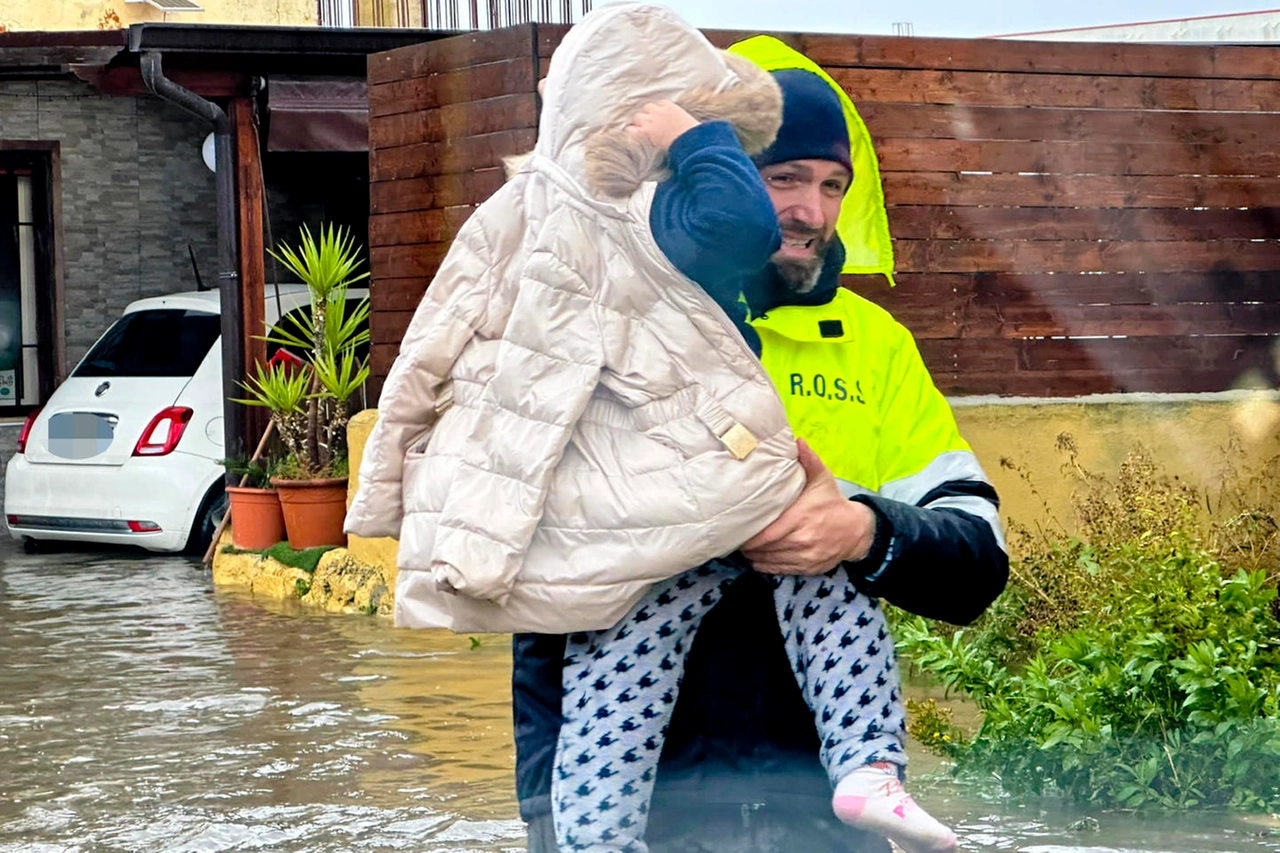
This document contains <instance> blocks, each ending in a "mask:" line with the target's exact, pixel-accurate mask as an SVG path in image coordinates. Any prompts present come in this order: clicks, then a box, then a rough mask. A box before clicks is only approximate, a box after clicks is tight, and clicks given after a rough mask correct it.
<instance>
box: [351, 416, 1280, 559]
mask: <svg viewBox="0 0 1280 853" xmlns="http://www.w3.org/2000/svg"><path fill="white" fill-rule="evenodd" d="M955 413H956V420H957V421H958V422H959V424H960V431H961V433H962V434H963V435H964V436H965V438H966V439H968V441H969V443H970V444H971V445H972V446H973V450H974V452H975V453H976V454H977V455H978V458H979V459H980V460H981V462H982V465H983V467H984V468H985V469H986V471H987V474H988V476H989V477H990V478H991V480H992V481H993V482H994V483H995V486H996V490H997V491H998V492H999V493H1000V498H1001V515H1002V516H1003V517H1005V518H1011V519H1013V520H1015V521H1017V522H1019V523H1021V524H1024V525H1027V526H1034V525H1035V524H1037V523H1046V522H1050V523H1051V520H1050V519H1049V518H1048V516H1049V515H1050V514H1051V515H1052V516H1054V517H1055V518H1056V519H1057V521H1058V522H1059V523H1060V524H1061V525H1062V526H1063V527H1064V528H1066V529H1068V530H1071V529H1074V528H1075V520H1074V518H1073V516H1072V511H1071V492H1072V489H1073V488H1074V487H1075V486H1074V483H1073V481H1072V480H1071V479H1070V478H1068V477H1066V476H1065V475H1064V474H1063V464H1064V463H1065V462H1066V461H1067V456H1066V455H1065V454H1064V453H1063V452H1062V451H1061V450H1059V449H1058V437H1059V436H1060V435H1063V434H1064V433H1065V434H1068V435H1070V436H1071V437H1072V439H1073V440H1074V443H1075V446H1076V448H1077V450H1078V455H1077V459H1078V461H1079V463H1080V465H1081V466H1083V467H1084V468H1086V469H1088V470H1090V471H1092V472H1093V473H1098V474H1106V475H1114V474H1115V473H1116V472H1117V471H1118V470H1119V467H1120V463H1121V462H1123V461H1124V458H1125V456H1126V455H1127V454H1128V453H1129V452H1130V451H1131V450H1133V449H1135V448H1136V447H1138V446H1139V445H1142V446H1144V447H1145V448H1146V449H1147V450H1148V451H1150V453H1151V455H1152V456H1153V458H1154V459H1155V460H1156V461H1157V462H1159V463H1160V464H1161V465H1162V466H1163V467H1164V469H1165V470H1166V472H1167V473H1169V474H1170V475H1175V476H1178V477H1180V478H1182V479H1183V480H1185V481H1186V482H1188V483H1189V484H1191V485H1193V486H1196V487H1199V488H1207V489H1209V490H1210V491H1211V492H1212V493H1215V494H1216V491H1215V490H1216V489H1217V488H1218V487H1219V485H1220V483H1221V482H1222V478H1223V472H1224V470H1225V469H1226V468H1227V466H1228V465H1230V466H1233V467H1234V468H1236V469H1237V470H1238V471H1240V472H1241V473H1246V472H1248V471H1249V470H1253V469H1257V468H1260V467H1261V466H1262V465H1263V464H1265V463H1266V462H1267V461H1268V460H1270V459H1272V458H1275V457H1277V456H1280V401H1277V400H1274V399H1269V398H1268V397H1266V396H1250V395H1243V394H1242V395H1238V396H1234V397H1229V398H1227V397H1218V398H1214V399H1207V398H1187V399H1184V400H1180V401H1179V400H1171V399H1170V398H1164V399H1160V398H1152V399H1150V400H1148V401H1145V402H1144V401H1142V399H1141V398H1129V399H1127V400H1124V401H1119V400H1117V401H1114V402H1072V403H1039V404H1025V403H1018V404H1008V403H990V404H972V403H970V402H968V401H964V400H961V401H957V402H956V404H955ZM376 418H377V412H376V411H374V410H368V411H365V412H361V413H360V414H359V415H357V416H356V417H354V418H353V419H352V421H351V428H350V447H351V468H352V471H353V472H354V471H355V470H356V469H357V468H358V467H359V464H360V457H361V455H362V453H363V451H364V445H365V441H366V440H367V438H368V435H369V430H371V429H372V428H373V424H374V422H375V421H376ZM1018 469H1021V471H1023V472H1025V473H1026V474H1027V475H1029V477H1030V480H1031V483H1032V484H1034V490H1033V488H1032V485H1031V484H1028V482H1027V480H1026V479H1025V478H1024V476H1023V474H1022V473H1020V472H1019V470H1018ZM354 486H355V478H354V477H353V479H352V487H353V488H354ZM1046 507H1047V508H1046ZM350 547H351V552H352V554H353V555H356V556H358V557H359V559H361V560H362V561H364V562H367V563H371V564H380V565H383V566H389V567H394V565H395V542H394V540H391V539H378V540H360V539H358V538H356V537H352V538H351V546H350Z"/></svg>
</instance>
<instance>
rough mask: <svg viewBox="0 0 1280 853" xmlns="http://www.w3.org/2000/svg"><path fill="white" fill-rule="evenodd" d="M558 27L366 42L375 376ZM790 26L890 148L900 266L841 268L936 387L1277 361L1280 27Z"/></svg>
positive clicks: (1008, 391) (1226, 377) (1048, 382)
mask: <svg viewBox="0 0 1280 853" xmlns="http://www.w3.org/2000/svg"><path fill="white" fill-rule="evenodd" d="M565 32H566V28H565V27H563V26H549V25H536V24H535V25H527V26H522V27H517V28H512V29H508V30H502V31H498V32H490V33H482V34H475V35H467V36H459V37H456V38H453V39H448V40H443V41H436V42H432V43H430V44H424V45H419V46H415V47H410V48H404V49H401V50H397V51H393V52H390V53H385V54H379V55H376V56H373V57H371V58H370V60H369V83H370V96H369V98H370V112H371V117H370V178H371V185H372V186H371V210H372V218H371V221H370V243H371V246H372V270H373V285H372V286H373V294H374V295H373V303H374V314H373V333H374V341H375V344H374V349H373V360H374V372H375V375H376V376H378V377H382V376H385V375H386V372H387V370H388V368H389V367H390V364H391V361H392V359H393V358H394V356H395V353H396V351H397V347H398V342H399V340H400V337H401V335H402V333H403V331H404V329H405V327H406V325H407V323H408V320H409V317H410V316H411V313H412V310H413V308H414V307H415V305H416V304H417V302H418V300H419V298H420V297H421V295H422V293H423V291H424V290H425V288H426V287H427V285H428V284H429V282H430V278H431V275H432V274H433V273H434V272H435V269H436V267H437V265H438V263H439V261H440V258H441V257H442V256H443V254H444V252H445V251H446V249H447V248H448V243H449V240H450V239H451V237H452V236H453V235H454V234H455V233H456V231H457V228H458V227H459V226H460V224H461V223H462V222H463V221H464V220H465V219H466V217H467V215H469V213H470V211H471V210H472V209H473V208H474V206H475V205H477V204H479V203H480V202H481V201H483V200H484V199H485V198H486V197H487V196H488V195H489V194H490V193H491V192H492V191H493V190H494V189H495V188H496V187H498V186H499V185H500V183H501V181H502V173H501V168H500V162H501V157H502V156H504V155H507V154H513V153H518V152H520V151H525V150H528V149H530V148H531V147H532V146H533V144H534V141H535V138H536V124H537V100H536V96H535V95H534V86H535V81H536V80H537V79H538V77H539V76H540V74H541V73H542V71H543V69H545V67H546V61H547V59H548V57H549V56H550V55H551V52H552V50H554V48H555V46H556V45H557V44H558V43H559V41H560V39H561V38H562V37H563V35H564V33H565ZM708 35H709V36H710V38H711V39H712V40H713V41H714V42H716V43H718V44H722V45H724V44H728V43H730V42H732V41H734V40H736V39H737V38H739V37H741V36H743V35H748V34H745V33H726V32H714V33H709V34H708ZM784 38H785V39H786V40H787V41H788V42H790V43H791V44H793V45H794V46H796V47H798V48H799V49H801V50H803V51H804V52H805V53H806V54H807V55H809V56H810V57H811V58H812V59H814V60H815V61H816V62H818V63H819V64H821V65H822V66H823V67H825V68H826V69H827V70H828V71H829V72H830V73H831V74H832V76H833V77H834V78H835V79H836V80H837V81H838V82H839V83H840V84H841V85H842V86H843V87H844V88H845V90H846V91H847V92H849V94H850V95H851V96H852V97H853V99H854V102H855V103H856V104H857V105H858V109H859V111H860V112H861V113H862V116H863V118H864V119H865V121H866V123H867V126H868V128H869V129H870V131H871V133H872V136H873V138H874V140H875V145H876V150H877V153H878V154H879V157H880V162H881V169H882V180H883V184H884V190H885V197H886V199H887V202H888V205H889V222H890V230H891V231H892V233H893V236H894V249H895V253H896V258H897V270H898V273H897V276H896V277H897V281H898V287H897V288H896V289H894V290H890V289H889V288H888V287H887V286H886V285H885V283H884V281H883V279H880V278H879V277H868V276H852V277H847V279H846V282H845V284H846V285H847V286H849V287H851V288H853V289H854V290H856V291H858V292H860V293H862V294H864V295H866V296H868V297H869V298H871V299H873V300H875V301H876V302H878V303H880V304H882V305H884V306H885V307H886V308H888V309H889V310H890V311H891V312H892V313H893V314H894V315H895V316H897V317H898V318H899V319H900V320H901V321H902V322H903V323H905V324H906V325H907V326H908V327H909V328H910V329H911V330H912V331H913V332H914V333H915V336H916V339H917V340H918V341H919V344H920V349H921V351H922V353H923V354H924V357H925V360H926V362H927V363H928V365H929V367H930V369H931V370H932V372H933V374H934V378H935V379H936V381H937V383H938V385H939V387H941V388H942V389H943V391H944V392H946V393H947V394H951V395H960V394H1002V395H1028V396H1036V397H1046V396H1075V395H1081V394H1089V393H1099V392H1109V391H1157V392H1176V391H1188V392H1189V391H1220V390H1226V389H1230V388H1235V387H1246V386H1247V387H1259V386H1261V387H1275V386H1276V385H1277V367H1276V359H1277V352H1278V350H1277V343H1278V342H1280V287H1277V286H1276V285H1275V284H1274V282H1275V281H1277V278H1276V277H1277V274H1278V273H1280V51H1275V50H1274V49H1271V48H1266V47H1235V46H1218V47H1208V46H1170V45H1140V44H1072V43H1036V42H1019V41H990V40H949V39H923V38H921V39H917V38H896V37H858V36H833V35H821V36H819V35H787V36H784Z"/></svg>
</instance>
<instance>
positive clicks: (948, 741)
mask: <svg viewBox="0 0 1280 853" xmlns="http://www.w3.org/2000/svg"><path fill="white" fill-rule="evenodd" d="M1063 438H1064V439H1065V441H1061V443H1062V444H1063V445H1064V448H1063V449H1064V450H1066V452H1067V453H1068V455H1069V461H1068V466H1074V467H1075V469H1076V475H1077V476H1078V477H1079V479H1080V483H1081V487H1082V488H1081V490H1080V492H1079V494H1078V496H1077V512H1078V515H1079V521H1080V531H1081V532H1080V534H1079V535H1078V536H1076V537H1071V536H1067V535H1065V534H1062V533H1056V534H1046V533H1043V532H1041V533H1037V534H1032V533H1030V532H1029V531H1026V530H1022V531H1015V532H1016V534H1017V538H1018V539H1019V548H1018V550H1017V551H1016V553H1019V554H1020V555H1021V556H1020V557H1019V558H1018V559H1016V560H1015V561H1014V562H1013V564H1012V566H1011V580H1010V585H1009V589H1008V591H1007V592H1006V593H1005V595H1004V596H1002V598H1001V600H1000V601H998V602H997V603H996V604H995V605H994V606H993V607H992V608H991V610H990V612H989V613H988V614H987V615H985V616H984V617H983V618H982V619H981V620H980V621H979V622H978V623H977V624H975V625H974V626H972V627H971V628H967V629H964V630H950V631H949V630H946V629H945V626H939V625H936V624H931V623H928V622H926V620H923V619H920V618H918V617H904V616H899V617H898V618H897V620H896V622H897V627H896V637H897V640H898V648H899V650H900V651H901V652H902V653H903V655H904V657H905V658H906V659H908V660H909V661H910V662H911V663H912V664H913V665H914V666H917V667H919V668H920V669H922V670H924V671H925V672H927V673H929V674H930V675H931V676H932V677H934V678H936V679H938V680H940V681H941V682H942V683H943V684H945V685H946V686H947V687H948V688H949V689H955V690H957V691H959V692H960V693H961V694H963V695H965V696H967V697H968V698H969V699H971V700H972V701H973V702H974V703H976V704H977V706H978V707H979V709H980V710H981V711H982V722H981V726H980V728H979V730H978V731H977V732H976V733H975V734H974V735H973V737H972V738H966V737H964V736H963V733H959V732H957V731H956V730H955V729H954V727H953V726H951V724H950V720H949V718H945V717H942V716H940V714H939V712H938V711H937V710H936V709H930V708H928V707H926V706H917V707H916V708H914V709H913V717H915V719H914V720H913V734H917V732H918V734H917V736H918V737H920V735H921V734H922V735H923V737H920V739H921V740H922V742H923V743H924V744H925V745H926V746H927V747H930V748H932V749H934V750H935V751H937V752H940V753H942V754H945V755H947V756H949V757H951V758H952V759H954V760H955V762H956V769H957V771H958V772H961V773H979V774H990V775H993V776H995V777H996V778H998V780H999V782H1000V784H1001V785H1002V787H1003V788H1004V789H1005V790H1006V791H1007V792H1009V793H1012V794H1014V795H1024V796H1025V795H1039V794H1042V793H1044V792H1046V791H1049V790H1055V789H1056V790H1057V791H1060V792H1061V793H1063V794H1065V795H1066V796H1068V797H1070V798H1071V799H1073V800H1076V801H1082V802H1093V803H1097V804H1099V805H1102V806H1107V807H1141V806H1162V807H1167V808H1185V807H1190V806H1195V805H1228V806H1233V807H1241V808H1250V809H1264V808H1271V809H1274V808H1276V807H1278V806H1280V639H1278V638H1280V626H1278V625H1277V622H1276V616H1275V614H1274V612H1273V607H1274V605H1275V603H1276V589H1275V578H1274V576H1269V575H1268V573H1267V571H1266V570H1265V569H1264V568H1263V566H1264V565H1267V564H1268V562H1269V564H1270V565H1269V567H1270V568H1271V569H1272V570H1273V571H1274V569H1275V566H1276V564H1275V562H1274V546H1275V543H1274V530H1275V515H1274V513H1275V503H1274V502H1273V497H1274V495H1272V494H1270V493H1268V494H1267V495H1266V497H1265V501H1266V503H1264V504H1262V505H1255V506H1244V505H1242V504H1241V502H1240V501H1237V500H1236V498H1232V499H1231V500H1228V499H1227V498H1226V497H1223V498H1221V499H1220V501H1219V507H1220V508H1226V507H1229V508H1230V511H1228V512H1225V513H1224V512H1219V513H1218V515H1217V516H1213V515H1210V514H1209V513H1207V512H1206V508H1207V507H1209V506H1210V504H1209V503H1208V502H1207V501H1205V500H1204V499H1203V497H1202V496H1201V495H1199V494H1198V493H1197V492H1196V491H1195V490H1193V489H1190V488H1188V487H1187V486H1186V485H1185V484H1182V483H1180V482H1178V481H1177V480H1175V479H1172V478H1168V477H1165V476H1163V475H1162V474H1161V472H1160V471H1159V470H1158V468H1157V467H1156V466H1155V465H1154V464H1153V463H1152V462H1151V461H1150V459H1149V458H1148V457H1147V456H1146V454H1144V453H1142V452H1141V451H1137V452H1135V453H1133V454H1131V455H1130V457H1129V458H1128V460H1126V462H1125V464H1124V466H1123V467H1122V469H1121V472H1120V474H1119V476H1118V477H1117V478H1115V480H1114V481H1110V480H1107V479H1105V478H1101V477H1097V476H1095V475H1092V474H1089V473H1088V472H1085V471H1083V470H1082V469H1079V466H1078V465H1076V460H1075V454H1074V448H1073V447H1072V446H1071V444H1070V440H1069V437H1066V436H1064V437H1063ZM1240 494H1244V493H1243V492H1241V493H1240ZM1236 497H1239V495H1237V496H1236ZM1244 503H1247V501H1245V502H1244ZM1242 519H1244V522H1242V521H1241V520H1242ZM1268 555H1270V556H1268Z"/></svg>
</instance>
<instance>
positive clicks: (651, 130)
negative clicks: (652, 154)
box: [627, 101, 701, 149]
mask: <svg viewBox="0 0 1280 853" xmlns="http://www.w3.org/2000/svg"><path fill="white" fill-rule="evenodd" d="M699 124H701V122H699V121H698V120H697V119H696V118H694V117H693V116H691V115H689V114H688V113H687V112H685V111H684V109H683V108H682V107H679V106H677V105H676V104H674V103H672V102H671V101H655V102H654V103H651V104H645V105H644V106H643V107H641V108H640V112H638V113H636V114H635V116H634V117H633V118H632V119H631V124H629V125H627V133H629V134H631V135H632V136H642V137H644V138H646V139H648V140H649V141H650V142H652V143H653V144H654V145H656V146H658V147H659V148H663V149H666V148H670V147H671V143H673V142H675V141H676V139H678V138H679V137H680V135H681V134H682V133H684V132H685V131H686V130H689V129H690V128H694V127H697V126H698V125H699Z"/></svg>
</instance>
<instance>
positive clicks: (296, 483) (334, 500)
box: [271, 477, 347, 551]
mask: <svg viewBox="0 0 1280 853" xmlns="http://www.w3.org/2000/svg"><path fill="white" fill-rule="evenodd" d="M271 485H273V486H275V487H276V491H277V492H279V493H280V507H281V509H283V510H284V526H285V529H286V530H287V531H288V532H289V547H290V548H293V549H294V550H296V551H301V550H303V549H304V548H316V547H319V546H321V545H340V546H344V545H346V544H347V535H346V534H345V533H343V532H342V520H343V519H344V518H345V517H346V515H347V478H346V477H334V478H331V479H327V480H278V479H275V478H274V477H273V478H272V479H271Z"/></svg>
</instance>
